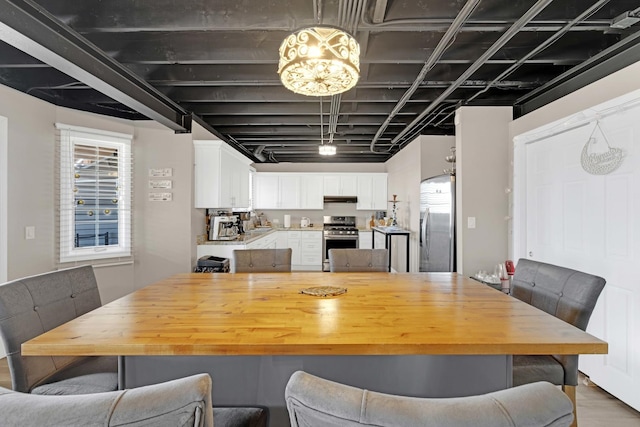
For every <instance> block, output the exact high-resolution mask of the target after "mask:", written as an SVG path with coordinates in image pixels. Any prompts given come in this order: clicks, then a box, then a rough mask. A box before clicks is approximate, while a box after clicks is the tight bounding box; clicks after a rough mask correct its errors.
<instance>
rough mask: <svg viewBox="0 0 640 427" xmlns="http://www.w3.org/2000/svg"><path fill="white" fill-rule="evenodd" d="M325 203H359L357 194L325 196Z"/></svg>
mask: <svg viewBox="0 0 640 427" xmlns="http://www.w3.org/2000/svg"><path fill="white" fill-rule="evenodd" d="M324 202H325V203H357V202H358V198H357V197H356V196H324Z"/></svg>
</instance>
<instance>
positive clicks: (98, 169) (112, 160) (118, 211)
mask: <svg viewBox="0 0 640 427" xmlns="http://www.w3.org/2000/svg"><path fill="white" fill-rule="evenodd" d="M56 128H57V129H58V137H59V141H58V146H59V150H58V164H59V177H58V182H59V185H58V188H59V194H58V196H59V197H58V202H59V205H58V209H57V211H58V239H59V245H58V247H59V261H60V263H69V262H83V263H84V262H86V261H88V260H108V262H114V261H127V260H131V256H132V251H131V248H132V231H131V226H132V220H131V214H132V213H131V201H132V188H133V187H132V171H131V169H132V156H131V139H132V137H131V135H126V134H119V133H113V132H105V131H100V130H95V129H88V128H81V127H76V126H70V125H64V124H60V123H57V124H56ZM114 258H116V260H114ZM92 263H93V262H92Z"/></svg>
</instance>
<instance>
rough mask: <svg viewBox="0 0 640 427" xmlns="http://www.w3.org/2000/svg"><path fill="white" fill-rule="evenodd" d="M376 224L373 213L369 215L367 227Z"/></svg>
mask: <svg viewBox="0 0 640 427" xmlns="http://www.w3.org/2000/svg"><path fill="white" fill-rule="evenodd" d="M375 226H376V220H375V218H374V216H373V215H371V219H370V220H369V228H373V227H375Z"/></svg>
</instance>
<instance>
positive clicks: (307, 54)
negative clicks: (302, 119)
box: [278, 26, 360, 96]
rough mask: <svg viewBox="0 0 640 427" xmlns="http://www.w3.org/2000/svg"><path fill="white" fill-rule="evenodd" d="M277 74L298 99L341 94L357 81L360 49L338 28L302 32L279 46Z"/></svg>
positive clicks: (288, 38) (350, 37)
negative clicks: (299, 96) (300, 97)
mask: <svg viewBox="0 0 640 427" xmlns="http://www.w3.org/2000/svg"><path fill="white" fill-rule="evenodd" d="M278 74H280V80H282V84H283V85H284V86H285V87H286V88H287V89H289V90H291V91H292V92H295V93H299V94H302V95H307V96H331V95H335V94H338V93H342V92H345V91H347V90H349V89H351V88H352V87H354V86H355V85H356V83H357V82H358V78H359V77H360V45H358V42H357V41H356V39H354V38H353V37H352V36H351V35H349V34H347V33H346V32H344V31H342V30H340V29H338V28H333V27H325V26H318V27H311V28H303V29H301V30H298V31H296V32H295V33H293V34H291V35H290V36H289V37H287V38H286V39H284V41H283V42H282V45H280V63H279V65H278Z"/></svg>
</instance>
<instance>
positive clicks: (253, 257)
mask: <svg viewBox="0 0 640 427" xmlns="http://www.w3.org/2000/svg"><path fill="white" fill-rule="evenodd" d="M233 262H234V272H235V273H275V272H287V271H291V248H287V249H236V250H234V251H233Z"/></svg>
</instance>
